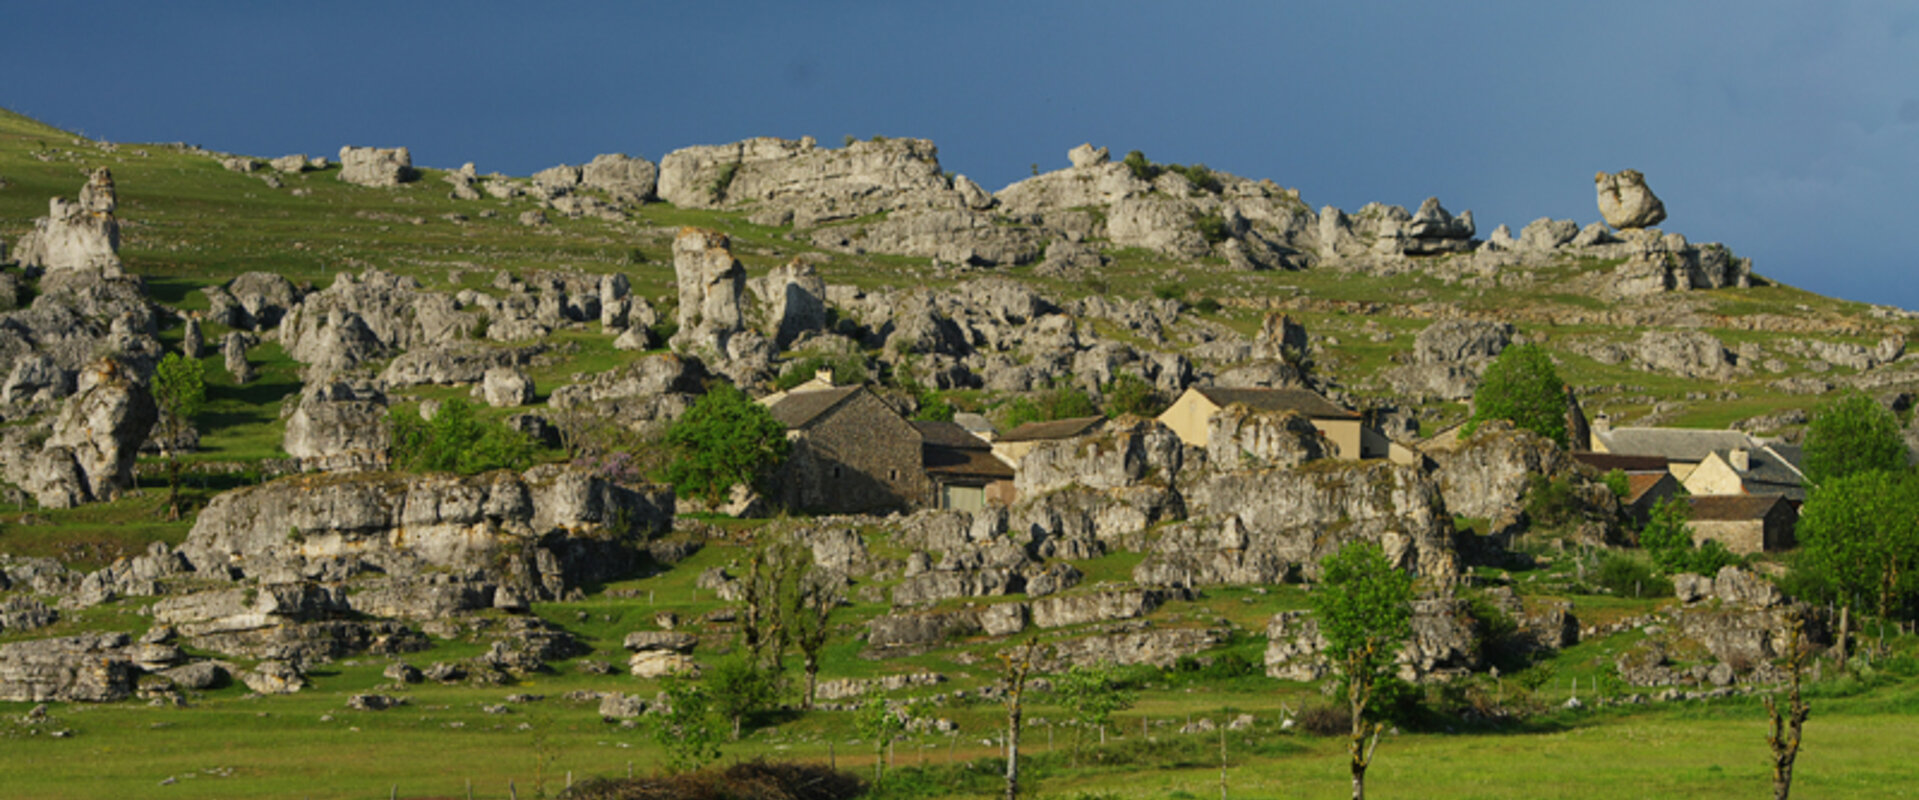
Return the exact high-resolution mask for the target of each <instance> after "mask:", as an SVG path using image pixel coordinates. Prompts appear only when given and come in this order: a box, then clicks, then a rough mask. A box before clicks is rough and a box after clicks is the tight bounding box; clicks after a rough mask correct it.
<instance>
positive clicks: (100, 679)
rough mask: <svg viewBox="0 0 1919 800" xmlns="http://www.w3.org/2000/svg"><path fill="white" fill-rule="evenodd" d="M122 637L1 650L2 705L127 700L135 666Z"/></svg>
mask: <svg viewBox="0 0 1919 800" xmlns="http://www.w3.org/2000/svg"><path fill="white" fill-rule="evenodd" d="M127 646H128V638H127V635H126V634H124V633H92V634H82V635H79V636H69V637H64V638H59V639H36V640H29V641H21V642H12V643H9V644H0V700H4V701H11V702H23V703H45V702H88V703H103V702H113V701H116V700H124V699H126V698H127V697H128V696H130V695H132V694H133V676H134V668H133V662H132V660H131V659H130V658H128V657H127V655H126V654H125V652H124V648H126V647H127Z"/></svg>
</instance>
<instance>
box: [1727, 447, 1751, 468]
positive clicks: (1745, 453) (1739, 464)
mask: <svg viewBox="0 0 1919 800" xmlns="http://www.w3.org/2000/svg"><path fill="white" fill-rule="evenodd" d="M1726 463H1729V464H1731V465H1732V468H1733V469H1734V470H1737V471H1739V472H1748V471H1750V470H1751V469H1752V451H1751V450H1747V449H1746V448H1744V447H1735V448H1733V449H1732V452H1731V453H1728V454H1726Z"/></svg>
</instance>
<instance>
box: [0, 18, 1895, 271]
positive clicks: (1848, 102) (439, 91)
mask: <svg viewBox="0 0 1919 800" xmlns="http://www.w3.org/2000/svg"><path fill="white" fill-rule="evenodd" d="M0 17H4V20H5V29H6V30H7V32H8V35H7V37H6V38H7V44H6V46H5V48H6V51H7V58H8V62H9V63H10V65H11V66H10V67H9V72H12V73H13V74H12V76H11V77H12V79H11V80H8V81H6V88H4V89H0V105H4V106H6V107H8V108H11V109H14V110H16V111H20V112H22V113H26V114H29V115H32V116H35V117H38V118H40V119H42V120H45V121H47V122H49V123H52V124H55V125H59V126H61V127H66V128H69V129H77V130H81V131H83V132H85V133H86V134H88V135H90V136H95V137H101V138H106V139H111V140H114V141H186V142H190V143H194V144H199V145H202V146H205V147H209V148H213V149H218V150H227V151H233V152H244V153H250V154H255V155H263V156H272V155H279V154H284V153H289V152H307V153H312V154H326V155H331V154H333V153H334V152H335V151H337V150H338V149H339V147H340V145H342V144H349V143H351V144H362V145H382V146H393V145H406V146H408V147H411V148H412V151H413V154H414V160H415V161H416V162H417V163H420V164H425V165H430V166H457V165H459V164H461V163H463V162H466V161H473V162H475V163H476V164H477V165H478V166H479V167H480V169H481V170H483V171H493V170H498V171H502V172H506V173H509V174H529V173H531V172H533V171H535V170H537V169H540V168H543V167H547V166H552V165H553V164H558V163H563V162H565V163H580V162H583V161H586V160H588V159H590V158H592V156H594V155H595V154H598V153H603V152H616V151H617V152H627V153H632V154H636V155H644V156H646V157H648V158H652V159H655V160H658V159H659V157H660V156H662V155H664V154H665V153H667V152H668V151H671V150H673V149H676V148H679V147H684V146H687V145H694V144H713V143H721V142H729V141H735V140H738V139H743V138H747V137H751V136H784V137H798V136H803V135H812V136H816V137H819V139H820V140H821V141H822V142H824V143H829V144H833V143H837V142H838V141H839V140H840V139H841V138H842V137H843V136H845V135H848V134H851V135H855V136H859V137H861V138H865V137H869V136H872V135H874V134H882V135H886V136H918V137H924V138H928V139H932V140H933V141H934V142H936V143H937V144H938V145H939V146H940V154H941V161H942V162H943V164H944V165H945V167H946V169H948V170H951V171H954V172H960V173H964V174H967V175H969V176H971V177H973V178H974V179H975V180H977V181H979V182H980V183H981V184H982V185H984V186H986V187H987V188H988V189H989V190H996V189H998V188H1000V187H1003V186H1005V185H1006V184H1008V183H1011V182H1013V181H1016V180H1019V179H1020V178H1023V177H1025V176H1027V175H1028V174H1029V171H1030V169H1031V167H1030V165H1032V164H1038V165H1039V167H1040V168H1041V169H1057V168H1060V167H1063V166H1065V165H1066V151H1067V149H1068V148H1070V147H1072V146H1074V145H1076V144H1079V143H1080V142H1084V141H1091V142H1093V143H1094V144H1099V145H1105V146H1107V147H1110V148H1111V149H1112V150H1113V152H1114V154H1115V156H1118V155H1119V154H1122V153H1124V152H1126V151H1128V150H1134V149H1138V150H1142V151H1144V152H1145V153H1146V154H1147V155H1148V156H1149V157H1151V158H1152V159H1153V160H1156V161H1161V162H1180V163H1191V162H1204V163H1206V164H1208V165H1210V166H1212V167H1214V168H1215V169H1221V170H1225V171H1227V172H1232V173H1235V174H1239V175H1244V176H1247V177H1251V178H1271V179H1273V180H1274V181H1277V182H1278V183H1280V184H1281V185H1284V186H1291V187H1296V188H1298V189H1299V190H1300V191H1301V193H1302V196H1303V198H1304V199H1305V200H1306V201H1307V202H1308V203H1311V204H1313V205H1314V206H1323V205H1329V204H1330V205H1336V206H1339V207H1341V208H1344V209H1347V210H1349V211H1350V210H1353V209H1356V208H1358V207H1359V206H1361V205H1364V204H1365V203H1367V202H1370V201H1375V200H1377V201H1382V202H1387V203H1395V204H1399V205H1404V206H1408V207H1412V206H1416V205H1417V204H1418V203H1419V202H1420V201H1421V200H1423V199H1424V198H1426V197H1427V196H1438V197H1439V198H1440V199H1441V200H1442V201H1444V203H1445V204H1446V206H1447V207H1448V208H1449V209H1451V210H1453V211H1455V212H1457V211H1460V210H1464V209H1472V210H1473V212H1474V214H1475V217H1476V218H1477V220H1478V222H1479V226H1480V232H1481V235H1482V236H1483V235H1485V234H1487V233H1490V232H1491V230H1492V228H1493V227H1494V226H1496V225H1498V224H1500V223H1505V224H1509V225H1511V226H1512V227H1513V228H1514V230H1518V229H1519V228H1520V227H1522V226H1523V225H1525V223H1527V222H1528V221H1530V220H1533V219H1535V218H1538V217H1542V216H1551V217H1556V218H1566V217H1570V218H1573V219H1577V220H1579V221H1580V222H1581V223H1582V224H1583V223H1586V222H1591V221H1594V220H1596V219H1598V211H1597V209H1596V206H1595V204H1594V200H1593V187H1592V175H1593V173H1594V172H1596V171H1599V170H1607V171H1613V170H1618V169H1622V168H1625V167H1632V168H1636V169H1639V170H1641V171H1643V172H1644V173H1646V175H1647V179H1648V182H1649V183H1650V184H1651V186H1652V188H1653V190H1654V191H1655V192H1657V193H1658V194H1659V195H1660V196H1661V197H1662V198H1663V199H1664V200H1665V202H1666V207H1667V210H1668V212H1669V213H1670V218H1669V219H1668V220H1667V222H1666V223H1665V224H1664V225H1663V227H1664V228H1665V229H1666V230H1668V231H1676V232H1679V233H1684V234H1686V235H1687V236H1688V237H1690V238H1691V239H1693V240H1694V241H1721V242H1724V243H1726V244H1727V245H1729V246H1731V247H1732V248H1733V250H1734V251H1735V252H1737V253H1739V254H1741V255H1745V256H1748V257H1751V258H1752V259H1753V261H1754V268H1755V269H1756V270H1757V271H1758V272H1759V273H1761V274H1763V275H1767V276H1770V277H1774V278H1777V279H1779V280H1783V281H1785V282H1788V283H1792V284H1795V285H1799V286H1803V287H1806V288H1809V289H1812V290H1814V291H1819V292H1822V293H1826V294H1833V295H1838V296H1841V297H1847V298H1852V299H1859V300H1869V301H1874V302H1885V303H1892V304H1896V305H1901V306H1904V307H1907V308H1919V280H1912V279H1911V278H1909V273H1910V272H1911V271H1912V267H1913V266H1914V258H1913V257H1912V256H1911V255H1910V253H1909V250H1908V245H1907V243H1906V242H1905V238H1906V236H1905V235H1904V233H1903V232H1904V231H1905V230H1907V228H1908V226H1910V225H1912V224H1913V223H1914V221H1915V219H1919V208H1916V207H1915V206H1919V201H1915V199H1914V198H1915V197H1916V196H1919V193H1916V192H1915V188H1919V4H1913V3H1895V2H1882V3H1866V2H1843V1H1840V2H1832V1H1830V0H1829V1H1827V2H1817V3H1810V2H1808V3H1787V2H1768V1H1767V0H1747V1H1745V2H1633V1H1631V0H1617V1H1615V2H1608V3H1603V4H1601V3H1595V4H1574V3H1540V2H1510V3H1507V2H1465V3H1432V2H1407V3H1386V2H1372V3H1369V2H1343V3H1280V2H1271V3H1206V2H1194V3H1178V4H1174V3H1143V2H1142V3H1134V2H1097V3H1094V2H1086V3H1078V2H1075V3H1068V2H1024V3H995V2H969V3H946V4H932V3H918V2H894V3H850V2H812V3H794V2H777V3H775V2H764V3H758V2H752V3H749V2H739V3H724V2H715V3H698V4H686V5H667V4H650V3H618V4H615V3H604V4H597V3H525V2H518V3H489V2H469V3H458V4H455V3H437V4H434V3H360V4H309V3H300V4H295V3H192V2H183V3H137V4H136V3H105V2H84V3H83V2H73V1H72V0H66V1H65V2H9V3H8V4H7V5H6V7H5V13H4V14H3V15H0Z"/></svg>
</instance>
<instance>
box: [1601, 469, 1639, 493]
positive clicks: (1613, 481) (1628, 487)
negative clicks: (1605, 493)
mask: <svg viewBox="0 0 1919 800" xmlns="http://www.w3.org/2000/svg"><path fill="white" fill-rule="evenodd" d="M1604 480H1605V481H1606V488H1607V489H1611V490H1612V496H1613V497H1617V498H1619V499H1620V500H1625V499H1626V496H1627V495H1630V494H1632V481H1630V480H1628V479H1627V478H1626V471H1625V470H1623V469H1615V470H1613V471H1611V472H1608V473H1606V477H1605V479H1604Z"/></svg>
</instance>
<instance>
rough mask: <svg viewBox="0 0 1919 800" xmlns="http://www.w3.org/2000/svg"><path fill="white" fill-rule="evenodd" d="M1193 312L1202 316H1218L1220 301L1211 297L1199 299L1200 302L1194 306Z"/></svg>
mask: <svg viewBox="0 0 1919 800" xmlns="http://www.w3.org/2000/svg"><path fill="white" fill-rule="evenodd" d="M1193 310H1194V311H1198V312H1199V313H1201V314H1217V313H1219V301H1218V300H1214V299H1213V298H1210V297H1202V298H1200V299H1199V302H1197V303H1194V304H1193Z"/></svg>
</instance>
